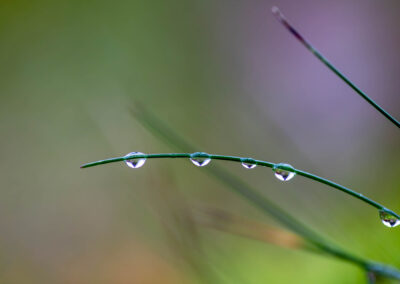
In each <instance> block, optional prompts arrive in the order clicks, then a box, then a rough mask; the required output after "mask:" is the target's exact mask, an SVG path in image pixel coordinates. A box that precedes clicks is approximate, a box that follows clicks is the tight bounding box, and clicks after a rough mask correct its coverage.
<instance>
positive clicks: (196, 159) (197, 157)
mask: <svg viewBox="0 0 400 284" xmlns="http://www.w3.org/2000/svg"><path fill="white" fill-rule="evenodd" d="M190 160H191V161H192V163H193V164H195V165H196V166H198V167H204V166H206V165H208V163H209V162H211V158H210V155H209V154H207V153H204V152H196V153H193V154H191V155H190Z"/></svg>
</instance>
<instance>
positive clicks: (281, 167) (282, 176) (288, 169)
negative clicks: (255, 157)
mask: <svg viewBox="0 0 400 284" xmlns="http://www.w3.org/2000/svg"><path fill="white" fill-rule="evenodd" d="M272 170H273V171H274V173H275V177H276V178H277V179H279V180H281V181H288V180H291V179H292V178H293V177H294V176H295V175H296V173H295V172H294V171H295V169H294V168H293V167H292V166H291V165H289V164H284V163H279V164H275V165H274V167H273V168H272Z"/></svg>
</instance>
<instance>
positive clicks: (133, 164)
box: [125, 152, 146, 169]
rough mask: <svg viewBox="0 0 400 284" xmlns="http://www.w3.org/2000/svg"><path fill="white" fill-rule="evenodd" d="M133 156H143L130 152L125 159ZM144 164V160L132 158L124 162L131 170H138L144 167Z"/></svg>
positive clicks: (140, 153)
mask: <svg viewBox="0 0 400 284" xmlns="http://www.w3.org/2000/svg"><path fill="white" fill-rule="evenodd" d="M134 155H144V154H143V153H142V152H131V153H129V154H126V155H125V157H129V156H134ZM145 162H146V158H139V159H135V158H132V159H129V160H125V164H126V165H127V166H128V167H130V168H132V169H137V168H140V167H141V166H143V165H144V163H145Z"/></svg>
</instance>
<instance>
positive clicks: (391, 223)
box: [379, 210, 400, 228]
mask: <svg viewBox="0 0 400 284" xmlns="http://www.w3.org/2000/svg"><path fill="white" fill-rule="evenodd" d="M379 217H380V218H381V221H382V224H383V225H385V226H386V227H390V228H393V227H396V226H398V225H400V220H399V219H397V218H396V217H395V216H393V215H392V214H390V213H388V212H386V211H385V210H379Z"/></svg>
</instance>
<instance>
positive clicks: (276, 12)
mask: <svg viewBox="0 0 400 284" xmlns="http://www.w3.org/2000/svg"><path fill="white" fill-rule="evenodd" d="M272 13H273V14H274V15H275V16H276V18H277V19H278V21H279V22H280V23H281V24H282V25H284V26H285V27H286V28H287V29H288V30H289V31H290V32H291V33H292V34H293V35H294V36H295V37H296V38H297V39H298V40H299V41H300V42H301V43H302V44H303V45H304V46H305V47H306V48H307V49H308V50H309V51H311V52H312V54H314V55H315V57H317V58H318V59H319V60H320V61H321V62H322V63H324V64H325V65H326V66H327V67H328V68H329V69H330V70H331V71H332V72H333V73H335V74H336V75H337V76H338V77H339V78H340V79H342V80H343V81H344V82H345V83H346V84H347V85H349V86H350V88H352V89H353V90H354V91H355V92H356V93H357V94H359V95H360V96H361V97H362V98H363V99H364V100H366V101H367V102H368V103H369V104H370V105H372V106H373V107H374V108H375V109H376V110H377V111H379V112H380V113H381V114H383V115H384V116H385V117H386V118H387V119H389V120H390V121H391V122H392V123H393V124H394V125H396V126H397V127H399V128H400V122H398V121H397V120H396V119H395V118H394V117H393V116H391V115H390V114H389V113H388V112H387V111H385V110H384V109H383V108H382V107H380V106H379V105H378V104H377V103H376V102H374V100H372V99H371V98H370V97H368V96H367V94H365V93H364V92H363V91H361V90H360V89H359V88H358V87H357V86H356V85H355V84H354V83H353V82H351V81H350V80H349V79H348V78H347V77H346V76H345V75H343V73H342V72H340V71H339V70H338V69H337V68H336V67H335V66H333V65H332V63H330V62H329V61H328V59H326V58H325V57H324V56H323V55H322V54H321V53H319V52H318V51H317V50H316V49H315V48H314V47H313V46H312V45H311V43H309V42H308V41H307V40H306V39H305V38H304V37H303V36H302V35H301V34H300V33H299V32H298V31H297V30H296V29H295V28H293V26H292V25H291V24H290V23H289V22H288V21H287V20H286V18H285V17H284V16H283V14H282V13H281V12H280V11H279V9H278V8H277V7H273V8H272Z"/></svg>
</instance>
